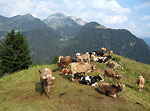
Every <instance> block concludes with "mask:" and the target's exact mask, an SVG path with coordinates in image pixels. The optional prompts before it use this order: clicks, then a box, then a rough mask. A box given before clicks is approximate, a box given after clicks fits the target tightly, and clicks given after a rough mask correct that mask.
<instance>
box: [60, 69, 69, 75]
mask: <svg viewBox="0 0 150 111" xmlns="http://www.w3.org/2000/svg"><path fill="white" fill-rule="evenodd" d="M69 72H70V71H69V69H67V68H63V69H62V71H61V73H60V74H64V75H68V74H69Z"/></svg>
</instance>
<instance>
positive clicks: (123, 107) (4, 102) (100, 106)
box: [0, 55, 150, 111]
mask: <svg viewBox="0 0 150 111" xmlns="http://www.w3.org/2000/svg"><path fill="white" fill-rule="evenodd" d="M115 57H116V58H120V61H118V62H119V63H120V64H121V65H122V66H123V67H124V69H123V70H121V69H117V72H118V73H120V74H122V75H123V79H122V80H121V82H122V83H124V84H125V85H126V88H125V90H126V91H125V92H121V93H120V96H119V97H118V98H110V97H107V96H105V95H102V94H100V93H99V92H98V91H97V87H91V86H86V85H82V84H79V82H78V79H75V82H71V81H70V76H62V75H59V72H60V71H58V70H56V65H39V66H35V67H30V68H29V69H28V70H23V71H20V72H17V73H15V74H12V75H5V76H4V77H3V78H0V111H101V110H102V111H149V110H150V87H149V86H150V81H149V80H150V76H149V75H150V65H146V64H141V63H137V62H135V61H132V60H130V59H126V58H123V57H120V56H117V55H115ZM96 64H97V67H98V70H97V71H94V72H91V73H90V74H89V75H97V74H101V75H103V73H104V72H103V71H104V69H105V68H106V66H105V64H99V63H96ZM45 67H48V68H50V69H51V70H53V75H54V76H55V77H56V79H55V80H54V81H53V83H54V84H53V85H52V88H51V91H50V95H51V99H48V98H47V97H46V96H45V95H41V94H40V93H41V86H40V82H39V77H40V75H39V72H38V70H39V69H40V70H42V69H44V68H45ZM54 70H55V71H54ZM139 75H143V76H144V77H145V78H146V80H147V81H146V84H145V87H144V90H143V91H142V92H137V86H136V80H137V77H138V76H139ZM105 82H110V83H112V82H111V81H107V79H106V81H105ZM99 84H101V82H99Z"/></svg>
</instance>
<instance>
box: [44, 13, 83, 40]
mask: <svg viewBox="0 0 150 111" xmlns="http://www.w3.org/2000/svg"><path fill="white" fill-rule="evenodd" d="M43 22H45V23H46V24H47V25H48V26H49V27H51V28H53V29H55V30H57V31H58V32H60V34H61V35H62V36H64V37H67V38H72V37H75V36H76V34H77V33H78V32H79V31H80V29H81V26H83V25H85V23H86V22H84V21H83V20H82V19H80V18H76V17H72V16H65V15H64V14H62V13H55V14H52V15H50V16H48V17H47V18H46V19H44V20H43Z"/></svg>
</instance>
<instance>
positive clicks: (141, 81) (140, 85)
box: [137, 76, 146, 91]
mask: <svg viewBox="0 0 150 111" xmlns="http://www.w3.org/2000/svg"><path fill="white" fill-rule="evenodd" d="M145 80H146V79H145V78H144V77H143V76H139V78H138V80H137V85H138V91H141V90H142V89H143V88H144V84H145Z"/></svg>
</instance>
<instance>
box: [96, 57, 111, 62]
mask: <svg viewBox="0 0 150 111" xmlns="http://www.w3.org/2000/svg"><path fill="white" fill-rule="evenodd" d="M110 59H111V56H106V57H93V61H94V62H99V63H106V62H108V61H109V60H110Z"/></svg>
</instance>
